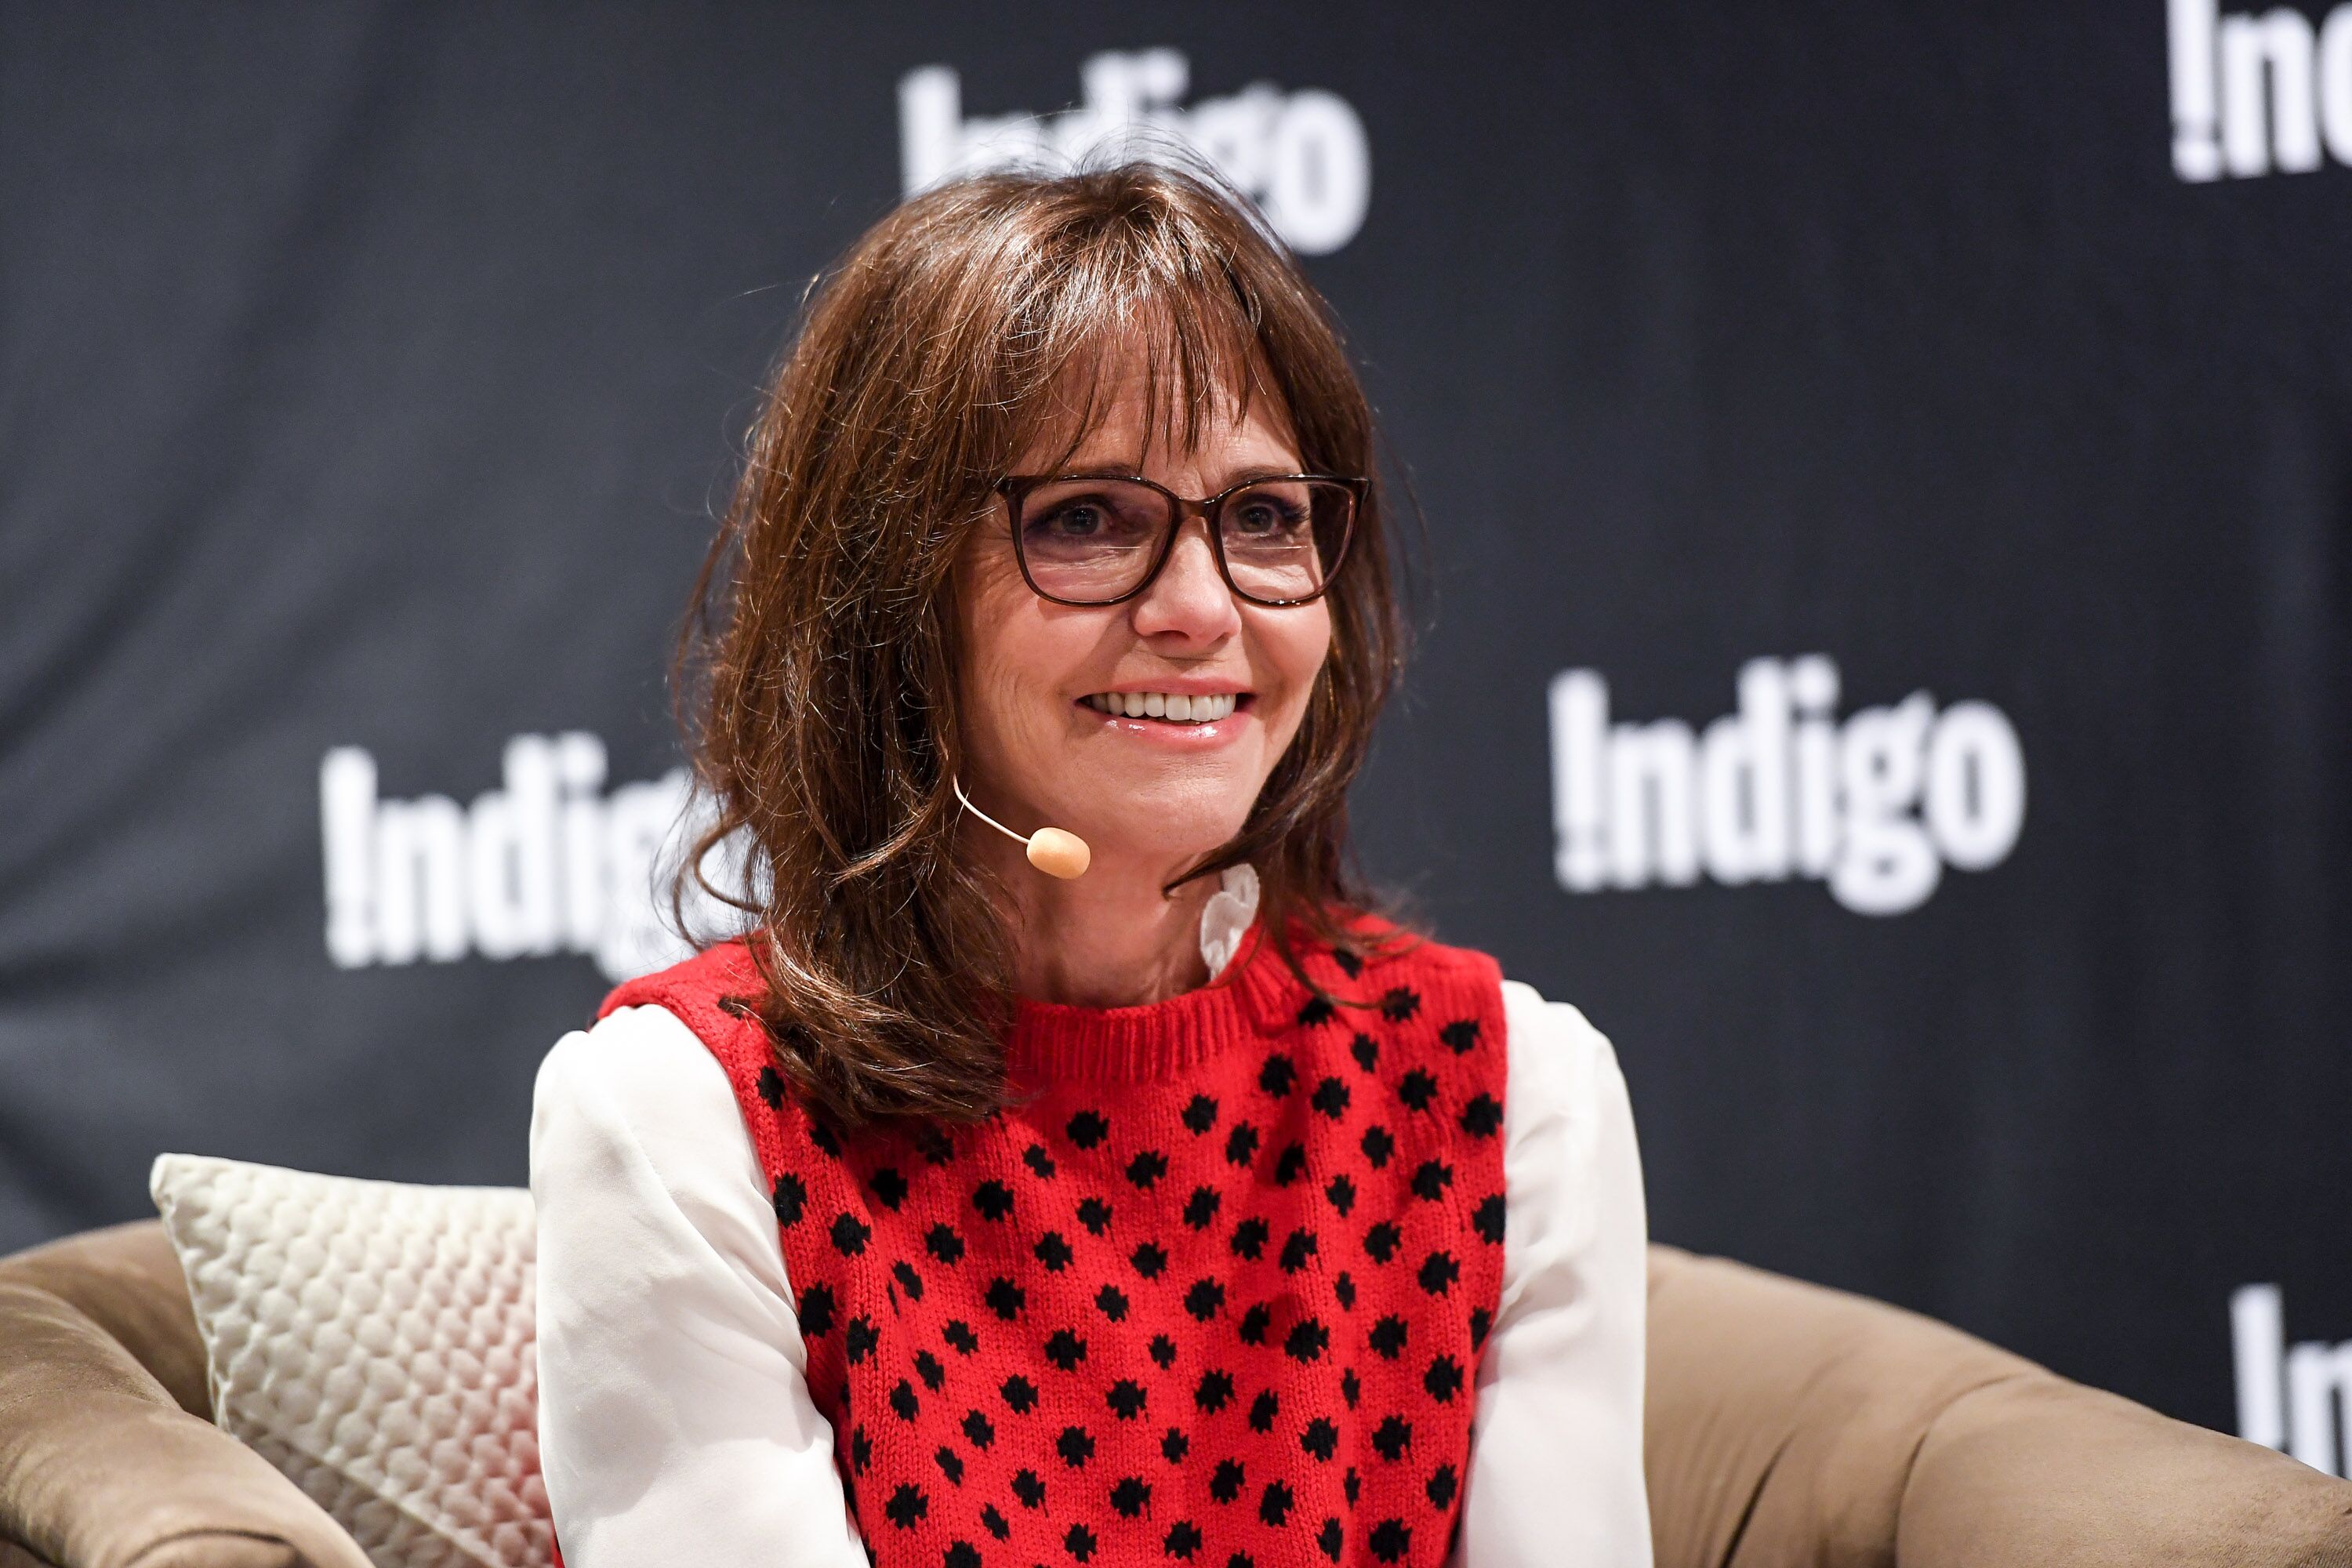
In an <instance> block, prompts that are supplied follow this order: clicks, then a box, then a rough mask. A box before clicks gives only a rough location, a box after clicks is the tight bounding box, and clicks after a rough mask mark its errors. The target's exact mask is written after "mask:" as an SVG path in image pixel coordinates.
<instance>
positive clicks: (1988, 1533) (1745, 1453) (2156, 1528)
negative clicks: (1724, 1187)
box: [1645, 1247, 2352, 1568]
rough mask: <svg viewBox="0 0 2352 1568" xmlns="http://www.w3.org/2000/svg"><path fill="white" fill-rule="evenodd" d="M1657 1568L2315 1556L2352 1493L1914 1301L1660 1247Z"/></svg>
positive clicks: (1648, 1449)
mask: <svg viewBox="0 0 2352 1568" xmlns="http://www.w3.org/2000/svg"><path fill="white" fill-rule="evenodd" d="M1648 1392H1649V1402H1648V1418H1647V1423H1646V1426H1647V1434H1646V1442H1645V1457H1646V1460H1647V1465H1648V1470H1649V1486H1650V1505H1651V1515H1652V1521H1653V1533H1654V1536H1655V1538H1656V1542H1657V1560H1658V1564H1659V1568H1784V1565H1789V1564H1816V1565H1819V1568H1849V1565H1851V1568H1862V1565H1864V1564H1869V1565H1871V1568H1884V1565H1886V1564H1900V1565H1901V1568H1979V1565H1981V1564H1985V1563H2002V1564H2006V1565H2011V1568H2045V1565H2046V1568H2061V1565H2063V1568H2124V1565H2125V1564H2133V1565H2138V1564H2145V1563H2198V1564H2214V1565H2216V1568H2237V1565H2241V1564H2243V1565H2247V1568H2251V1565H2253V1564H2258V1563H2259V1564H2263V1565H2264V1568H2272V1565H2276V1568H2305V1565H2310V1568H2317V1565H2318V1564H2321V1563H2352V1483H2347V1482H2344V1481H2340V1480H2337V1479H2334V1478H2333V1477H2329V1476H2325V1475H2322V1474H2320V1473H2319V1472H2318V1471H2316V1470H2314V1469H2311V1468H2308V1467H2306V1466H2304V1465H2300V1464H2297V1463H2296V1462H2295V1461H2294V1460H2292V1459H2289V1458H2285V1457H2284V1456H2282V1455H2279V1454H2274V1453H2272V1452H2271V1451H2270V1450H2268V1449H2266V1448H2261V1447H2255V1446H2254V1445H2252V1444H2251V1443H2243V1442H2240V1441H2239V1440H2238V1439H2236V1438H2234V1437H2226V1436H2221V1435H2220V1434H2218V1433H2213V1432H2208V1431H2205V1430H2204V1429H2202V1428H2200V1427H2195V1426H2189V1425H2187V1424H2186V1423H2183V1422H2179V1421H2174V1420H2171V1419H2169V1418H2168V1417H2166V1416H2162V1415H2158V1414H2156V1413H2155V1412H2154V1411H2151V1410H2148V1409H2146V1408H2144V1407H2142V1406H2140V1405H2134V1404H2132V1403H2131V1402H2129V1401H2128V1400H2124V1399H2119V1398H2116V1397H2115V1396H2114V1395H2112V1394H2100V1393H2096V1392H2095V1391H2093V1390H2091V1389H2088V1388H2084V1387H2083V1386H2082V1385H2081V1384H2074V1383H2070V1382H2068V1381H2067V1380H2066V1379H2064V1378H2062V1377H2059V1376H2057V1375H2056V1374H2055V1373H2051V1372H2048V1371H2046V1370H2044V1369H2043V1368H2042V1367H2039V1366H2036V1365H2034V1364H2033V1363H2032V1362H2029V1361H2026V1360H2024V1359H2023V1358H2021V1357H2019V1356H2014V1355H2011V1354H2010V1353H2008V1352H2005V1351H2000V1350H1996V1349H1995V1348H1993V1347H1992V1346H1990V1345H1989V1344H1986V1343H1985V1342H1982V1341H1981V1340H1978V1339H1974V1338H1971V1337H1970V1336H1969V1335H1967V1334H1964V1333H1961V1332H1960V1331H1958V1330H1956V1329H1952V1328H1948V1327H1946V1326H1945V1325H1943V1324H1940V1323H1937V1322H1934V1321H1930V1320H1928V1319H1926V1318H1922V1317H1919V1316H1917V1315H1916V1314H1915V1313H1911V1312H1906V1311H1902V1310H1898V1309H1896V1308H1894V1307H1889V1306H1886V1305H1885V1304H1883V1303H1880V1302H1876V1301H1872V1300H1866V1299H1864V1298H1862V1297H1858V1296H1852V1295H1847V1294H1845V1293H1843V1292H1841V1291H1835V1290H1828V1289H1822V1288H1820V1287H1818V1286H1811V1285H1804V1284H1800V1283H1798V1282H1797V1281H1795V1280H1792V1279H1783V1278H1780V1277H1778V1276H1775V1275H1770V1274H1766V1273H1762V1272H1760V1271H1759V1270H1757V1269H1753V1268H1744V1267H1742V1266H1741V1265H1738V1264H1736V1263H1731V1262H1727V1261H1726V1260H1723V1259H1720V1258H1695V1257H1692V1256H1691V1255H1689V1254H1687V1253H1684V1252H1680V1251H1677V1250H1675V1248H1672V1247H1653V1248H1652V1250H1651V1258H1650V1370H1649V1389H1648Z"/></svg>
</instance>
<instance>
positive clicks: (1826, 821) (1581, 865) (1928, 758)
mask: <svg viewBox="0 0 2352 1568" xmlns="http://www.w3.org/2000/svg"><path fill="white" fill-rule="evenodd" d="M1837 700H1838V672H1837V666H1836V665H1835V664H1833V663H1832V662H1831V660H1830V659H1829V658H1826V657H1824V656H1822V655H1820V654H1812V655H1808V656H1807V657H1805V658H1796V659H1790V660H1788V661H1786V662H1783V661H1782V660H1780V659H1777V658H1758V659H1751V660H1749V661H1748V664H1747V665H1746V666H1744V667H1743V668H1741V669H1740V671H1739V710H1738V712H1737V713H1734V714H1730V715H1728V716H1727V717H1724V718H1721V719H1717V720H1716V721H1714V722H1713V723H1711V724H1709V725H1708V726H1707V727H1706V732H1705V733H1704V734H1703V735H1699V734H1694V733H1693V732H1692V730H1691V726H1690V725H1688V724H1685V723H1684V722H1683V721H1681V720H1679V719H1659V720H1654V721H1651V722H1649V723H1645V724H1643V723H1627V724H1616V725H1612V724H1611V723H1610V722H1609V687H1608V683H1607V682H1606V681H1604V680H1603V679H1601V675H1600V673H1599V672H1598V671H1595V670H1590V669H1570V670H1563V671H1561V672H1560V673H1559V675H1557V676H1555V677H1553V678H1552V682H1551V763H1552V817H1553V823H1554V826H1555V827H1556V828H1557V829H1558V832H1559V846H1558V856H1557V859H1556V861H1555V863H1554V868H1555V871H1556V873H1557V874H1558V876H1559V884H1560V886H1561V887H1563V888H1566V889H1568V890H1569V891H1570V892H1574V893H1589V892H1593V891H1596V890H1598V889H1603V888H1641V887H1647V886H1649V885H1650V884H1652V883H1664V884H1665V885H1667V886H1669V887H1688V886H1689V885H1691V884H1692V883H1694V882H1696V881H1697V880H1698V878H1699V873H1700V872H1701V870H1702V869H1703V870H1704V871H1705V872H1706V875H1707V876H1709V877H1711V878H1713V879H1715V880H1716V881H1717V882H1722V883H1726V884H1729V885H1735V886H1736V885H1738V884H1742V883H1748V882H1779V881H1785V880H1787V879H1789V878H1790V877H1792V876H1796V877H1811V878H1821V879H1825V880H1826V881H1827V882H1828V884H1829V889H1830V894H1831V896H1832V897H1833V898H1834V899H1836V900H1837V901H1838V902H1839V903H1841V904H1843V905H1844V906H1845V907H1846V908H1847V909H1849V910H1854V911H1855V912H1856V913H1859V914H1867V915H1894V914H1901V913H1903V912H1904V911H1905V910H1913V909H1916V908H1918V907H1919V905H1921V904H1922V903H1925V902H1926V901H1927V896H1928V895H1929V894H1931V893H1933V892H1934V891H1935V890H1936V884H1937V882H1938V881H1939V880H1941V879H1942V877H1943V868H1945V867H1946V866H1956V867H1958V868H1961V869H1963V870H1969V871H1981V870H1984V869H1985V868H1988V867H1991V866H1997V865H1999V864H2000V862H2001V860H2002V859H2003V858H2006V857H2007V856H2008V854H2009V852H2010V849H2011V847H2012V846H2014V845H2015V844H2016V842H2017V836H2018V832H2019V830H2020V829H2021V827H2022V826H2024V822H2025V757H2024V753H2023V752H2022V751H2021V749H2020V747H2019V745H2018V741H2017V731H2016V730H2015V729H2013V728H2012V727H2011V724H2010V721H2009V720H2008V718H2007V717H2006V716H2004V715H2003V714H2002V713H2001V711H2000V710H1999V709H1997V708H1995V707H1993V706H1991V705H1990V703H1985V702H1958V703H1955V704H1953V705H1952V706H1951V707H1949V708H1947V709H1944V710H1942V711H1941V712H1938V711H1937V708H1936V704H1935V701H1934V700H1933V699H1931V698H1930V697H1929V696H1928V695H1927V693H1926V692H1924V691H1916V692H1914V693H1912V694H1911V695H1910V696H1909V697H1907V698H1906V699H1904V700H1902V701H1901V702H1899V703H1896V704H1895V706H1893V707H1891V708H1864V709H1862V710H1859V711H1857V712H1854V713H1852V714H1849V715H1848V716H1847V717H1846V718H1845V720H1844V721H1843V722H1840V721H1835V720H1833V719H1832V717H1831V712H1832V710H1833V709H1834V708H1835V707H1836V706H1837ZM1915 810H1916V816H1915V815H1914V812H1915Z"/></svg>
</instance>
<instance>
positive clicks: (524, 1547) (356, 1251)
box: [149, 1154, 553, 1568]
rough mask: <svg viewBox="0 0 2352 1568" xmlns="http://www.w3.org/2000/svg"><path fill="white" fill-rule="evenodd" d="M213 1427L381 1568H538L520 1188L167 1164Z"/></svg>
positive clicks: (534, 1367)
mask: <svg viewBox="0 0 2352 1568" xmlns="http://www.w3.org/2000/svg"><path fill="white" fill-rule="evenodd" d="M149 1187H150V1189H151V1190H152V1192H153V1194H154V1195H155V1206H156V1208H157V1209H158V1210H159V1211H160V1212H161V1213H162V1215H163V1228H164V1229H165V1230H166V1231H167V1232H169V1233H170V1235H171V1237H172V1246H173V1249H174V1250H176V1251H177V1252H178V1253H179V1257H180V1266H181V1268H184V1270H185V1271H186V1272H187V1276H188V1294H189V1296H190V1298H191V1299H192V1300H194V1303H195V1309H196V1326H197V1328H198V1330H199V1331H201V1332H202V1333H203V1336H204V1342H205V1358H206V1361H207V1363H208V1364H209V1367H210V1372H211V1382H212V1399H213V1418H214V1420H215V1422H216V1423H217V1424H218V1425H219V1426H220V1427H221V1429H222V1430H223V1431H226V1432H227V1433H229V1434H231V1435H232V1436H236V1437H238V1438H240V1439H242V1440H243V1441H244V1442H246V1443H247V1445H249V1446H250V1447H253V1448H254V1449H256V1450H257V1451H258V1452H259V1453H260V1454H261V1455H262V1457H263V1458H267V1459H268V1461H269V1462H270V1463H271V1464H273V1465H275V1466H276V1467H277V1468H278V1469H279V1470H280V1471H282V1472H283V1473H284V1474H285V1475H286V1476H287V1477H288V1478H289V1479H291V1480H292V1481H293V1482H294V1483H295V1484H296V1485H297V1486H299V1487H300V1488H301V1489H302V1490H303V1491H304V1492H306V1493H307V1494H309V1495H310V1498H312V1499H313V1500H316V1501H317V1502H318V1503H319V1505H320V1507H322V1508H324V1509H325V1510H327V1512H328V1513H329V1514H330V1515H331V1516H332V1517H333V1518H334V1520H335V1521H336V1522H337V1523H338V1524H341V1526H342V1527H343V1528H344V1529H345V1530H347V1531H350V1532H351V1534H352V1539H353V1540H355V1541H357V1542H359V1544H360V1547H361V1549H362V1551H364V1552H366V1553H367V1554H368V1556H369V1557H370V1558H372V1559H373V1561H374V1562H375V1563H376V1564H377V1565H378V1568H474V1565H476V1564H480V1565H483V1568H545V1565H546V1564H548V1563H550V1562H551V1557H552V1553H551V1543H552V1541H553V1532H552V1531H551V1528H550V1526H549V1523H548V1513H547V1489H546V1487H545V1486H544V1485H542V1484H541V1480H540V1475H539V1438H538V1431H537V1411H538V1405H539V1369H538V1358H537V1355H536V1353H535V1335H534V1331H533V1326H532V1310H531V1258H532V1250H533V1242H532V1220H531V1204H530V1193H529V1192H528V1191H525V1190H524V1189H522V1188H520V1187H431V1186H411V1185H405V1184H401V1183H397V1182H362V1181H356V1180H353V1179H352V1178H350V1177H347V1176H320V1175H312V1174H310V1173H308V1172H303V1171H287V1170H280V1169H278V1167H276V1166H274V1165H254V1164H247V1163H245V1162H243V1161H240V1160H216V1159H208V1158H205V1157H204V1156H201V1155H195V1154H165V1155H163V1157H162V1158H160V1159H158V1160H157V1161H156V1162H155V1168H154V1172H153V1173H152V1175H151V1176H150V1178H149Z"/></svg>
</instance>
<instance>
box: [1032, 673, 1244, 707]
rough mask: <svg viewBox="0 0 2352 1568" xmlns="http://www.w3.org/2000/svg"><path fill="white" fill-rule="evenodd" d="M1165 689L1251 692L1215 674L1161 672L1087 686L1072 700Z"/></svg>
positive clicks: (1195, 693) (1177, 693) (1192, 693)
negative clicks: (1146, 678) (1101, 684)
mask: <svg viewBox="0 0 2352 1568" xmlns="http://www.w3.org/2000/svg"><path fill="white" fill-rule="evenodd" d="M1149 691H1164V692H1167V693H1168V694H1169V695H1170V696H1171V697H1226V696H1233V697H1242V698H1246V697H1248V696H1250V695H1251V692H1250V689H1249V688H1248V687H1246V686H1243V685H1240V684H1238V683H1237V682H1234V681H1231V680H1219V679H1216V678H1215V677H1214V676H1202V675H1189V676H1188V675H1164V676H1154V677H1152V678H1151V679H1148V680H1129V681H1126V682H1123V683H1121V684H1118V685H1114V686H1089V687H1088V688H1087V689H1085V690H1084V691H1081V692H1079V693H1078V695H1077V696H1076V698H1074V699H1073V700H1074V701H1078V702H1084V701H1085V700H1087V698H1089V697H1092V696H1095V695H1097V693H1099V692H1109V693H1111V694H1112V695H1114V696H1118V697H1125V696H1127V695H1128V694H1129V693H1130V692H1149Z"/></svg>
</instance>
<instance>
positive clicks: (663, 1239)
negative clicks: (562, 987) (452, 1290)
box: [530, 1007, 867, 1568]
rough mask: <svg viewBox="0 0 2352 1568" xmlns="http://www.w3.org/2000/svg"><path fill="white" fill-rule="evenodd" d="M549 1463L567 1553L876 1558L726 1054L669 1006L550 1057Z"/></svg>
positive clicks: (573, 1564) (598, 1567) (633, 1561)
mask: <svg viewBox="0 0 2352 1568" xmlns="http://www.w3.org/2000/svg"><path fill="white" fill-rule="evenodd" d="M530 1190H531V1196H532V1199H533V1201H534V1202H535V1204H536V1205H537V1207H538V1214H539V1222H538V1223H539V1259H538V1329H539V1401H540V1404H539V1441H540V1465H541V1471H542V1473H543V1475H544V1476H545V1479H546V1483H547V1496H548V1503H549V1506H550V1509H551V1513H552V1515H553V1518H554V1522H555V1533H556V1539H557V1541H558V1542H560V1543H561V1545H562V1552H563V1557H564V1562H565V1564H566V1568H620V1565H625V1568H667V1565H669V1564H676V1565H677V1568H731V1565H733V1564H743V1563H760V1562H772V1563H791V1564H793V1568H867V1563H866V1552H865V1551H864V1549H863V1548H862V1547H861V1546H859V1544H858V1543H857V1539H856V1534H855V1533H854V1531H853V1529H852V1527H851V1525H850V1522H849V1517H848V1510H847V1507H846V1504H845V1500H844V1498H843V1494H842V1487H841V1479H840V1476H839V1474H838V1473H837V1472H836V1471H835V1468H834V1461H833V1429H832V1427H831V1426H830V1425H829V1424H828V1423H827V1422H826V1421H825V1419H824V1416H823V1415H820V1414H819V1413H818V1411H817V1409H816V1407H815V1405H814V1403H813V1402H812V1401H811V1399H810V1397H809V1394H808V1389H807V1385H806V1384H805V1382H804V1381H803V1376H804V1372H805V1368H806V1365H807V1362H806V1358H805V1352H804V1351H803V1347H802V1344H801V1336H800V1328H799V1324H798V1322H797V1321H796V1320H795V1319H794V1316H793V1308H792V1295H791V1292H790V1289H788V1287H787V1284H786V1281H785V1279H784V1264H783V1256H782V1249H781V1248H780V1247H779V1246H778V1243H777V1238H776V1221H775V1215H774V1213H773V1211H772V1208H771V1207H770V1205H769V1202H768V1198H767V1194H766V1184H765V1183H764V1182H763V1180H762V1179H761V1173H760V1167H759V1161H758V1159H757V1157H756V1156H755V1155H754V1154H753V1153H752V1151H751V1139H750V1137H749V1135H748V1134H747V1133H746V1132H745V1131H744V1128H743V1121H742V1117H741V1114H740V1111H739V1110H737V1108H736V1105H735V1100H734V1095H733V1093H732V1091H731V1090H730V1088H729V1087H728V1082H727V1077H726V1074H725V1072H724V1070H723V1069H721V1068H720V1067H719V1063H718V1061H717V1059H716V1058H713V1057H712V1056H711V1055H710V1053H709V1051H708V1050H706V1049H705V1048H704V1047H703V1046H702V1043H701V1042H700V1041H699V1040H697V1039H696V1038H695V1037H694V1036H693V1034H692V1033H691V1032H690V1031H689V1030H688V1028H687V1026H685V1025H684V1024H683V1023H681V1022H679V1021H678V1019H677V1017H676V1016H674V1015H672V1014H670V1013H669V1012H667V1011H666V1010H664V1009H662V1008H659V1007H625V1008H620V1009H617V1010H615V1011H614V1013H613V1014H612V1015H611V1016H608V1017H606V1018H605V1019H604V1020H603V1021H602V1022H600V1023H599V1024H598V1025H597V1026H595V1027H594V1028H593V1030H590V1031H588V1032H586V1033H574V1034H571V1035H567V1036H565V1037H563V1038H562V1040H561V1041H559V1042H558V1043H557V1045H556V1047H555V1048H554V1049H553V1050H552V1051H551V1052H549V1053H548V1057H547V1059H546V1061H545V1062H544V1063H543V1064H542V1065H541V1068H540V1071H539V1079H538V1083H537V1086H536V1089H535V1091H534V1095H533V1101H532V1107H531V1127H530Z"/></svg>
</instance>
